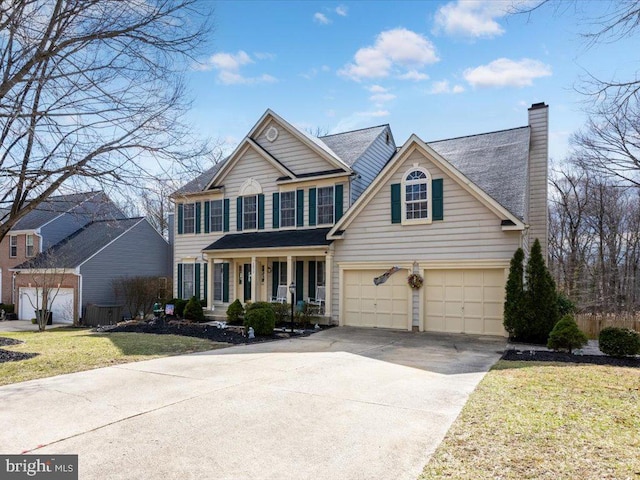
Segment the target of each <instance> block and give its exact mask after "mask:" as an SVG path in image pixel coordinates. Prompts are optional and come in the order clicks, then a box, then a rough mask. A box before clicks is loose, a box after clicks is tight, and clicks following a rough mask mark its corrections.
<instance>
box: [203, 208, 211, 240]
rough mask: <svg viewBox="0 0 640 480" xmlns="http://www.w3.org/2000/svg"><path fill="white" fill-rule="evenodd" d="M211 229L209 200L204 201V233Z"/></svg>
mask: <svg viewBox="0 0 640 480" xmlns="http://www.w3.org/2000/svg"><path fill="white" fill-rule="evenodd" d="M210 231H211V202H204V233H209V232H210Z"/></svg>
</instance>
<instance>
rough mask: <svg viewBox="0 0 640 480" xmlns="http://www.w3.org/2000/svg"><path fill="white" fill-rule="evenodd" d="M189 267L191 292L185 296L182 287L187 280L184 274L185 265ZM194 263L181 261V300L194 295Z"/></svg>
mask: <svg viewBox="0 0 640 480" xmlns="http://www.w3.org/2000/svg"><path fill="white" fill-rule="evenodd" d="M187 266H190V267H191V290H192V294H191V295H189V296H187V295H186V291H185V288H184V284H185V282H186V281H187V276H186V275H185V267H187ZM195 291H196V264H195V263H190V262H189V263H183V264H182V300H189V299H190V298H191V297H192V296H193V295H196V293H195Z"/></svg>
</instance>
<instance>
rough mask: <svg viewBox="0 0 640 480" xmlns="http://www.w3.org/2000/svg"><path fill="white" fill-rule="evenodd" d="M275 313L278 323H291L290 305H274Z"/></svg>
mask: <svg viewBox="0 0 640 480" xmlns="http://www.w3.org/2000/svg"><path fill="white" fill-rule="evenodd" d="M271 305H272V307H273V312H274V313H275V314H276V323H284V322H287V321H289V317H290V316H291V304H290V303H272V304H271Z"/></svg>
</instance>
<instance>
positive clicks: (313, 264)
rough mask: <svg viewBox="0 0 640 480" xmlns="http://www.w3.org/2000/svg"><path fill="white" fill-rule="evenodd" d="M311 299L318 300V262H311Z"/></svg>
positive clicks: (309, 289)
mask: <svg viewBox="0 0 640 480" xmlns="http://www.w3.org/2000/svg"><path fill="white" fill-rule="evenodd" d="M307 291H308V292H309V298H316V262H314V261H311V262H309V288H308V290H307Z"/></svg>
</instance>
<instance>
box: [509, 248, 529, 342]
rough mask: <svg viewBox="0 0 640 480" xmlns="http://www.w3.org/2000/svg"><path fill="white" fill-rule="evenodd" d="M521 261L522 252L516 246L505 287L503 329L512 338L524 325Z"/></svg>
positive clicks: (516, 335) (522, 260)
mask: <svg viewBox="0 0 640 480" xmlns="http://www.w3.org/2000/svg"><path fill="white" fill-rule="evenodd" d="M523 262H524V252H523V251H522V249H521V248H518V249H517V250H516V252H515V253H514V254H513V257H512V258H511V265H510V266H509V277H508V278H507V285H506V287H505V300H504V329H505V330H506V331H507V332H509V336H510V337H511V338H514V339H515V338H518V337H520V336H522V334H523V332H524V329H525V326H526V312H525V308H526V303H525V293H524V265H523Z"/></svg>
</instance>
